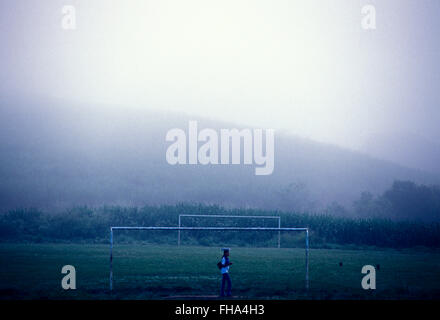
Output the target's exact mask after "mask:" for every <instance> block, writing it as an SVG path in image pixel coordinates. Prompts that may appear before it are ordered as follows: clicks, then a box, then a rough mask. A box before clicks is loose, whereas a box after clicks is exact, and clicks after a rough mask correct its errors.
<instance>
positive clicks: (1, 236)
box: [0, 204, 440, 248]
mask: <svg viewBox="0 0 440 320" xmlns="http://www.w3.org/2000/svg"><path fill="white" fill-rule="evenodd" d="M183 213H186V214H231V215H232V214H234V215H277V216H280V217H281V226H282V227H293V226H296V227H299V226H307V227H309V228H310V230H311V234H310V235H311V238H310V240H311V246H312V247H328V246H332V245H344V246H346V245H356V246H378V247H393V248H407V247H415V246H426V247H440V224H439V223H429V224H428V223H423V222H409V221H391V220H385V219H381V218H362V219H360V218H356V219H354V218H343V217H334V216H330V215H310V214H297V213H289V212H279V211H263V210H253V209H234V210H227V209H224V208H222V207H219V206H206V205H190V204H181V205H176V206H145V207H119V206H111V207H106V206H103V207H98V208H91V207H77V208H73V209H69V210H65V211H62V212H57V213H54V212H45V211H41V210H37V209H20V210H11V211H8V212H5V213H3V214H1V215H0V240H1V241H31V242H49V241H90V242H91V241H93V242H105V241H108V238H109V227H110V226H176V225H177V224H178V215H179V214H183ZM190 219H191V218H186V219H185V220H182V225H183V226H197V225H199V226H208V225H209V226H220V225H223V226H268V227H269V226H270V227H276V226H277V223H276V222H275V221H273V220H271V219H267V220H260V219H258V220H257V219H254V220H252V219H250V220H249V219H235V220H231V219H210V220H206V219H205V220H204V219H203V218H198V219H197V218H195V219H193V220H192V221H191V220H190ZM117 237H118V239H117V240H118V241H132V240H142V241H148V242H155V243H170V244H172V243H175V242H174V241H176V238H177V234H176V232H175V231H173V232H168V231H164V232H162V231H157V232H129V233H127V232H125V233H124V232H118V235H117ZM303 240H304V235H303V234H300V233H298V234H291V233H289V234H287V233H286V234H283V235H282V245H283V246H303V244H304V242H303ZM182 241H184V242H185V243H187V244H199V245H219V244H228V245H234V244H237V245H255V246H266V245H267V246H271V245H274V244H276V241H277V233H276V232H259V233H256V232H248V233H239V232H205V231H193V232H189V231H185V232H182Z"/></svg>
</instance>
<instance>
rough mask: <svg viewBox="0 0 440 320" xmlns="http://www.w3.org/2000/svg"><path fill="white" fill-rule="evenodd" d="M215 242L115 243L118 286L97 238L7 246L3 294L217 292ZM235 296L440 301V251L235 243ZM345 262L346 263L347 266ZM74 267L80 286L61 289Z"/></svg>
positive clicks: (0, 263)
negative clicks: (66, 271)
mask: <svg viewBox="0 0 440 320" xmlns="http://www.w3.org/2000/svg"><path fill="white" fill-rule="evenodd" d="M220 257H221V252H220V249H219V248H216V247H192V246H184V247H180V248H178V247H176V246H167V245H145V244H131V245H127V244H124V245H120V244H118V245H116V246H115V248H114V291H113V292H112V293H110V292H109V290H108V288H109V247H108V246H107V245H97V244H0V298H1V299H169V298H173V297H174V298H184V297H195V298H203V297H208V298H209V297H214V296H215V295H217V294H218V291H219V281H220V275H219V271H218V269H217V266H216V263H217V262H218V260H219V259H220ZM231 261H233V262H234V265H233V266H232V267H231V278H232V281H233V295H234V296H235V297H236V298H246V299H252V298H256V299H433V298H434V299H438V298H440V252H438V251H427V250H423V249H421V250H407V251H397V250H391V249H390V250H339V249H338V250H336V249H332V250H327V249H311V250H310V289H309V290H308V291H306V290H305V286H304V284H305V283H304V279H305V256H304V249H274V248H232V250H231ZM340 262H342V266H340ZM67 264H70V265H73V266H75V268H76V273H77V290H68V291H65V290H63V289H62V288H61V279H62V277H63V276H64V275H62V274H61V268H62V266H64V265H67ZM366 264H371V265H375V266H376V265H378V264H379V265H380V269H379V270H377V272H376V275H377V289H376V290H368V291H366V290H363V289H362V288H361V279H362V277H363V275H362V274H361V268H362V266H363V265H366Z"/></svg>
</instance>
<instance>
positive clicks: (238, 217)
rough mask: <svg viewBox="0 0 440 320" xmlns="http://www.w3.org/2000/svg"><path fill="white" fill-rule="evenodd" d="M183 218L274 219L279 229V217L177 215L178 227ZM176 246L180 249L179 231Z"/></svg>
mask: <svg viewBox="0 0 440 320" xmlns="http://www.w3.org/2000/svg"><path fill="white" fill-rule="evenodd" d="M183 217H192V218H233V219H240V218H241V219H276V220H278V229H279V228H281V217H279V216H239V215H227V214H179V227H181V226H182V218H183ZM177 246H179V247H180V230H179V231H178V232H177ZM280 247H281V231H279V232H278V248H280Z"/></svg>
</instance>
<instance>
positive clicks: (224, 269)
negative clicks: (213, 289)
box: [219, 248, 232, 297]
mask: <svg viewBox="0 0 440 320" xmlns="http://www.w3.org/2000/svg"><path fill="white" fill-rule="evenodd" d="M222 250H223V257H222V260H221V261H220V263H219V267H220V272H221V274H222V286H221V289H220V297H224V296H225V284H227V288H226V296H227V297H230V296H231V290H232V282H231V277H230V276H229V266H230V265H232V262H230V261H229V248H223V249H222Z"/></svg>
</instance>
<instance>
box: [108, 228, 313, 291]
mask: <svg viewBox="0 0 440 320" xmlns="http://www.w3.org/2000/svg"><path fill="white" fill-rule="evenodd" d="M117 230H143V231H157V230H168V231H183V230H208V231H209V230H210V231H242V232H247V231H261V232H276V231H278V232H305V233H306V237H305V238H306V243H305V260H306V263H305V287H306V289H308V288H309V229H308V228H263V227H255V228H240V227H110V291H112V290H113V233H114V231H117Z"/></svg>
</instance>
